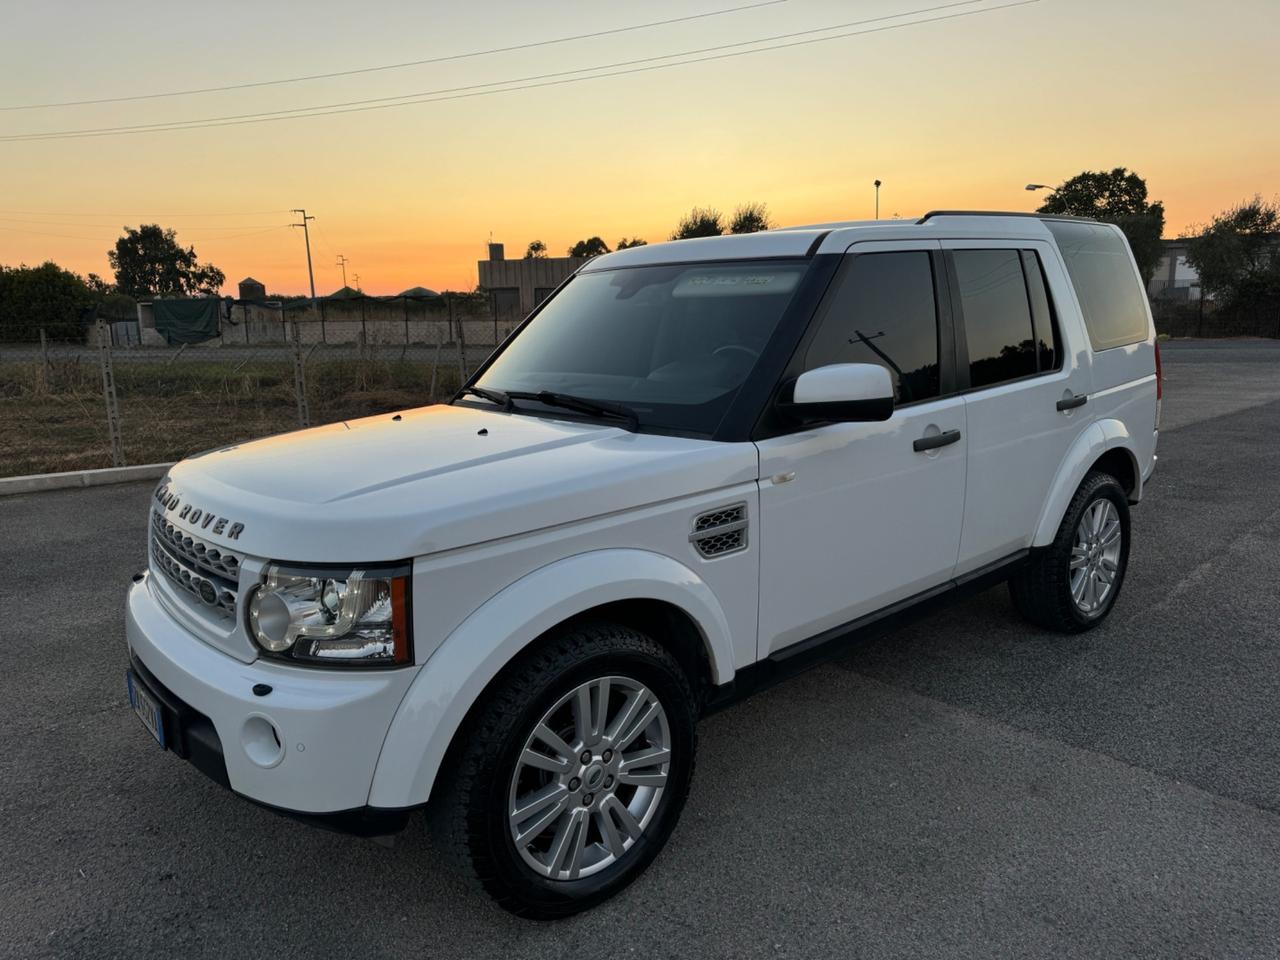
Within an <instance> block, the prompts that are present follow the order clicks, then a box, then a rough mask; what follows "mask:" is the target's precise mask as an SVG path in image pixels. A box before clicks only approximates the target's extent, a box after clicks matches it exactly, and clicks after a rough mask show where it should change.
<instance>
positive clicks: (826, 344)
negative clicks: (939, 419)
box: [804, 250, 941, 403]
mask: <svg viewBox="0 0 1280 960" xmlns="http://www.w3.org/2000/svg"><path fill="white" fill-rule="evenodd" d="M830 363H877V364H879V365H880V366H882V367H884V368H885V369H886V370H888V371H889V375H890V377H892V378H893V388H894V398H895V400H896V401H897V402H898V403H914V402H916V401H919V400H928V399H930V398H932V397H936V396H938V394H939V393H940V392H941V388H940V375H939V368H938V304H937V299H936V297H935V295H934V286H933V265H932V263H931V262H930V259H929V254H928V253H927V252H926V251H923V250H921V251H915V250H912V251H905V252H902V253H863V254H858V255H856V256H854V257H853V258H851V261H850V262H849V263H848V264H846V266H845V268H844V270H843V271H842V273H841V276H840V278H839V280H837V282H836V289H835V290H834V291H833V293H832V294H831V296H830V298H829V299H828V301H827V305H826V308H825V309H824V311H823V313H822V318H821V319H820V321H819V324H818V328H817V332H816V333H815V334H814V338H813V340H812V341H811V342H810V344H809V348H808V350H807V351H806V352H805V358H804V368H805V369H806V370H812V369H813V368H814V367H822V366H826V365H827V364H830Z"/></svg>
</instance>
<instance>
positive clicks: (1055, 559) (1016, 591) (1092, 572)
mask: <svg viewBox="0 0 1280 960" xmlns="http://www.w3.org/2000/svg"><path fill="white" fill-rule="evenodd" d="M1128 563H1129V503H1128V499H1127V497H1126V496H1125V492H1124V489H1123V488H1122V487H1121V486H1120V483H1119V481H1117V480H1116V479H1115V477H1112V476H1110V475H1109V474H1105V473H1097V472H1095V473H1090V474H1089V475H1088V476H1086V477H1085V478H1084V481H1083V482H1082V483H1081V484H1080V488H1079V489H1078V490H1077V491H1076V495H1075V496H1074V497H1073V498H1072V499H1071V503H1070V504H1069V505H1068V507H1067V511H1066V514H1065V515H1064V516H1063V518H1062V523H1061V524H1060V525H1059V527H1058V533H1057V536H1055V537H1054V540H1053V543H1052V544H1050V545H1049V546H1048V547H1046V548H1045V549H1044V550H1042V551H1040V552H1039V553H1038V554H1037V555H1036V556H1035V557H1033V558H1032V559H1031V560H1030V561H1029V562H1028V563H1027V565H1026V566H1025V567H1023V568H1022V569H1021V570H1020V571H1019V572H1018V573H1016V574H1015V575H1014V576H1013V577H1012V578H1011V579H1010V580H1009V592H1010V594H1011V595H1012V597H1013V603H1014V606H1015V607H1017V609H1018V612H1019V613H1021V614H1022V615H1023V616H1024V617H1026V618H1027V619H1028V620H1030V621H1031V622H1032V623H1035V624H1038V625H1039V626H1042V627H1046V628H1048V629H1050V630H1057V631H1060V632H1062V633H1080V632H1081V631H1084V630H1089V629H1091V628H1093V627H1096V626H1097V625H1098V624H1099V623H1101V622H1102V620H1103V619H1105V618H1106V616H1107V614H1108V613H1110V612H1111V608H1112V607H1113V606H1114V605H1115V602H1116V598H1117V597H1118V596H1119V594H1120V587H1121V585H1122V584H1123V583H1124V575H1125V570H1126V568H1127V567H1128Z"/></svg>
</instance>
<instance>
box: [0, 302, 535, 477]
mask: <svg viewBox="0 0 1280 960" xmlns="http://www.w3.org/2000/svg"><path fill="white" fill-rule="evenodd" d="M517 322H518V320H514V319H511V318H501V319H499V318H497V317H495V312H494V311H493V310H492V308H491V307H490V305H489V304H488V302H487V301H486V300H485V299H484V298H477V297H474V296H468V295H462V296H459V297H457V298H450V297H440V298H433V299H432V301H430V302H409V301H405V302H396V301H383V300H375V299H373V298H358V299H353V300H352V301H351V302H348V303H344V304H341V305H339V306H335V305H333V304H325V303H323V302H322V304H321V305H319V306H316V305H313V304H312V303H311V302H310V301H306V302H302V303H280V302H269V301H264V302H237V303H234V304H232V305H231V306H230V308H229V309H224V310H223V312H222V315H221V316H220V318H219V323H218V331H219V332H218V335H217V336H215V337H213V338H212V339H207V340H205V341H203V342H200V343H188V344H180V343H175V344H169V343H166V342H165V341H164V338H163V337H161V336H160V335H158V334H157V333H156V331H155V329H153V328H150V327H149V326H148V325H147V324H146V323H145V321H144V322H135V323H133V324H132V329H129V327H130V324H128V323H125V324H121V323H113V322H110V321H106V320H98V321H95V322H94V323H93V324H91V325H90V326H88V327H87V328H85V329H84V331H83V334H82V335H81V336H77V337H71V338H67V337H66V336H63V338H61V339H55V338H53V337H51V336H49V334H48V333H47V332H46V331H44V330H40V329H35V330H32V331H30V334H29V335H27V336H16V337H15V335H14V334H13V333H10V334H9V342H6V343H0V475H3V476H19V475H23V474H30V473H47V472H54V471H63V470H81V469H91V468H97V467H110V466H125V465H134V464H145V463H158V462H164V461H169V460H177V459H180V458H182V457H184V456H187V455H189V454H191V453H195V452H197V451H200V450H207V449H209V448H211V447H217V446H222V445H225V444H228V443H235V442H238V441H242V440H248V439H251V438H254V437H261V436H266V435H269V434H274V433H282V432H285V431H288V430H294V429H297V428H298V427H299V426H311V425H316V424H322V423H329V422H334V421H338V420H344V419H353V418H357V417H362V416H368V415H371V414H375V413H381V412H385V411H389V410H397V409H404V408H407V407H416V406H423V405H425V404H429V403H434V402H437V401H440V400H443V399H447V398H448V397H450V396H452V395H453V393H454V392H455V391H456V390H457V389H458V387H459V385H460V384H461V382H462V381H463V380H464V379H465V378H466V377H467V376H468V374H469V373H470V372H472V371H474V370H475V369H476V367H477V366H478V365H479V364H480V363H481V362H483V361H484V359H485V358H486V357H487V356H488V355H489V354H490V353H491V352H492V351H493V349H494V347H495V346H496V345H497V344H498V343H499V342H501V340H502V339H503V338H505V337H506V335H507V334H508V333H509V332H510V331H511V330H512V329H513V328H514V326H515V325H516V323H517Z"/></svg>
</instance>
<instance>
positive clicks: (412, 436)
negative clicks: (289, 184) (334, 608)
mask: <svg viewBox="0 0 1280 960" xmlns="http://www.w3.org/2000/svg"><path fill="white" fill-rule="evenodd" d="M757 464H758V460H757V455H756V449H755V445H754V444H751V443H714V442H711V441H708V440H695V439H688V438H682V437H664V436H655V435H651V434H643V433H630V432H628V431H625V430H622V429H620V428H618V427H614V426H606V425H599V424H593V423H582V422H570V421H564V420H555V419H549V418H544V417H533V416H528V415H519V414H508V413H502V412H500V411H497V410H493V411H490V410H484V409H478V408H474V407H466V406H445V405H437V406H431V407H422V408H419V409H416V410H406V411H402V412H401V413H399V414H383V415H380V416H375V417H367V418H365V419H362V420H353V421H347V422H343V423H333V424H329V425H327V426H323V427H315V428H312V429H309V430H300V431H298V432H296V433H286V434H281V435H279V436H274V437H265V438H263V439H261V440H254V441H252V442H249V443H241V444H236V445H233V446H229V447H222V448H220V449H217V450H211V451H209V452H207V453H202V454H198V455H196V456H193V457H190V458H188V459H187V460H183V461H182V462H181V463H179V464H177V465H175V466H174V467H173V468H172V469H171V470H170V471H169V476H168V479H167V481H166V482H165V483H164V484H163V485H162V486H161V488H158V489H157V497H161V498H163V499H164V500H165V502H166V505H167V507H168V510H167V516H168V518H169V519H170V520H172V522H173V523H174V524H175V525H176V526H179V527H182V528H184V529H186V530H188V531H189V532H190V533H191V534H192V535H194V536H197V537H199V538H200V539H203V540H206V541H208V542H210V543H215V544H221V545H224V546H227V547H231V548H233V549H235V550H237V551H242V552H244V553H246V554H251V555H254V556H259V557H264V558H268V559H275V560H290V561H296V562H301V563H364V562H374V561H379V560H395V559H404V558H408V557H417V556H422V555H424V554H429V553H436V552H439V551H441V550H449V549H453V548H456V547H462V546H467V545H470V544H475V543H482V542H485V541H488V540H495V539H498V538H501V537H509V536H513V535H516V534H520V533H526V532H529V531H531V530H537V529H543V528H546V527H553V526H557V525H560V524H564V523H572V522H574V521H577V520H584V519H587V518H590V517H596V516H600V515H603V514H608V513H613V512H616V511H620V510H628V509H633V508H636V507H640V506H644V505H646V504H650V503H657V502H660V501H663V500H670V499H674V498H677V497H682V496H687V495H690V494H694V493H699V492H702V491H705V490H713V489H717V488H719V487H725V486H729V485H732V484H735V483H741V482H744V481H749V480H754V479H755V478H756V476H757V474H758V469H757ZM219 520H222V521H224V522H223V523H219V522H218V521H219Z"/></svg>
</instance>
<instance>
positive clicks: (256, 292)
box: [240, 277, 267, 300]
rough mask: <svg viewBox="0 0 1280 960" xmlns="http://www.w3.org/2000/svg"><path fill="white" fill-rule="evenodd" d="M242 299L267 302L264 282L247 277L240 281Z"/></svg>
mask: <svg viewBox="0 0 1280 960" xmlns="http://www.w3.org/2000/svg"><path fill="white" fill-rule="evenodd" d="M240 299H241V300H265V299H267V288H266V285H265V284H263V283H262V282H260V281H258V280H255V279H253V277H245V278H244V279H243V280H241V281H240Z"/></svg>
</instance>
